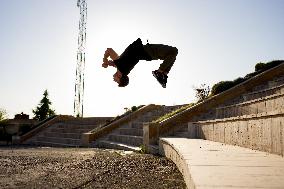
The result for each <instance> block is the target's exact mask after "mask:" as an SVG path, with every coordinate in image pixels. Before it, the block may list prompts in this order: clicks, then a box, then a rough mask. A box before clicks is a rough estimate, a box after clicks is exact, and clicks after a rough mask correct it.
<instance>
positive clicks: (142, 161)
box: [0, 147, 186, 189]
mask: <svg viewBox="0 0 284 189" xmlns="http://www.w3.org/2000/svg"><path fill="white" fill-rule="evenodd" d="M0 188H155V189H157V188H186V185H185V183H184V180H183V177H182V175H181V173H180V172H179V171H178V169H177V167H176V166H175V164H174V163H173V162H171V161H170V160H168V159H166V158H164V157H157V156H153V155H149V154H139V153H133V152H127V151H118V150H102V149H90V148H89V149H87V148H13V149H11V148H3V147H2V148H0Z"/></svg>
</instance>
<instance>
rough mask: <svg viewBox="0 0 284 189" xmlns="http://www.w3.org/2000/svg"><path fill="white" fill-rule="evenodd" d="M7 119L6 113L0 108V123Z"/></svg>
mask: <svg viewBox="0 0 284 189" xmlns="http://www.w3.org/2000/svg"><path fill="white" fill-rule="evenodd" d="M6 119H7V112H6V110H4V109H1V108H0V122H1V121H3V120H6Z"/></svg>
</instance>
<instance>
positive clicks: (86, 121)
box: [62, 117, 113, 125]
mask: <svg viewBox="0 0 284 189" xmlns="http://www.w3.org/2000/svg"><path fill="white" fill-rule="evenodd" d="M112 119H113V117H89V118H73V119H68V120H66V121H62V122H63V123H66V124H75V125H76V124H77V125H78V124H79V125H90V124H91V125H97V124H102V123H105V122H107V121H110V120H112Z"/></svg>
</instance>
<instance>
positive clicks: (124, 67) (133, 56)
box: [113, 38, 151, 75]
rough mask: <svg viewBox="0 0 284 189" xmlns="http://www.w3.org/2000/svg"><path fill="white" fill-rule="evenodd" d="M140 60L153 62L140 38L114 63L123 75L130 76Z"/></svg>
mask: <svg viewBox="0 0 284 189" xmlns="http://www.w3.org/2000/svg"><path fill="white" fill-rule="evenodd" d="M139 60H151V57H150V56H149V55H148V53H146V52H145V50H144V48H143V44H142V41H141V39H140V38H138V39H137V40H136V41H134V42H133V43H132V44H130V45H129V46H128V47H127V48H126V49H125V50H124V52H123V53H122V54H121V55H120V57H119V58H118V59H116V60H114V61H113V62H114V64H115V65H116V67H117V69H118V70H119V71H120V72H121V73H122V74H123V75H128V74H129V73H130V71H131V70H132V69H133V68H134V66H135V65H136V64H137V63H138V62H139Z"/></svg>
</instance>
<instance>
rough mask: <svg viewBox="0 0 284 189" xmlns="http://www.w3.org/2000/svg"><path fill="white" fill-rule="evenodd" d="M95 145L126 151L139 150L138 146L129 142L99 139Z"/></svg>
mask: <svg viewBox="0 0 284 189" xmlns="http://www.w3.org/2000/svg"><path fill="white" fill-rule="evenodd" d="M97 147H99V148H108V149H117V150H126V151H139V150H140V148H139V147H137V146H132V145H129V144H124V143H119V142H113V141H107V140H100V141H98V142H97Z"/></svg>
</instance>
